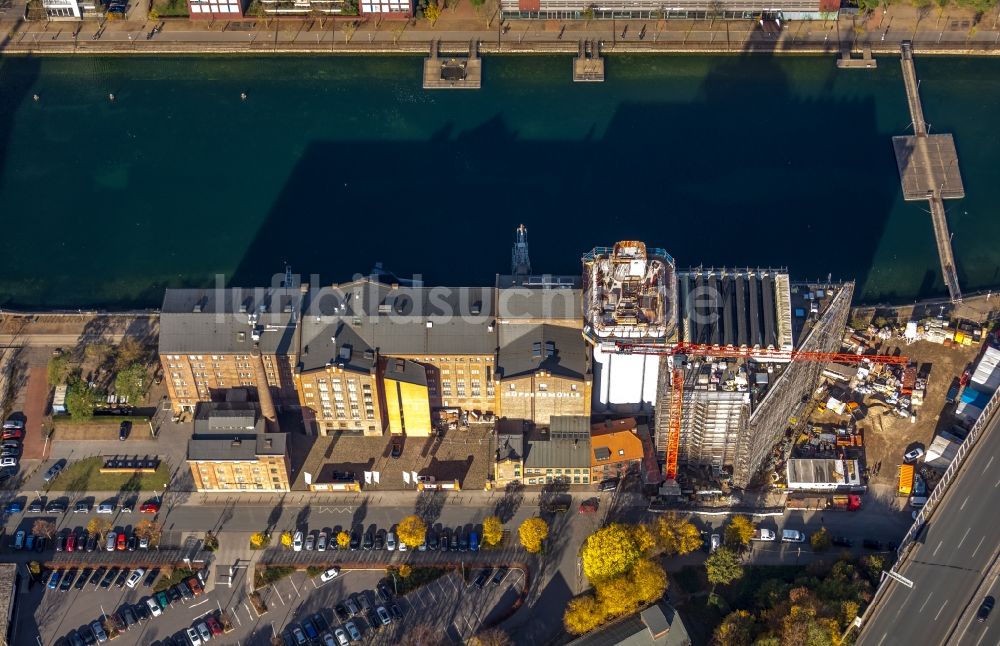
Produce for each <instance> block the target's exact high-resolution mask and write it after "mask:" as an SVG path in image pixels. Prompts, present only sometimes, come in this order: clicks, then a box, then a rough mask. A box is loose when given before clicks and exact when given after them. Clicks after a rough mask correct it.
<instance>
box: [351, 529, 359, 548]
mask: <svg viewBox="0 0 1000 646" xmlns="http://www.w3.org/2000/svg"><path fill="white" fill-rule="evenodd" d="M350 547H351V551H352V552H353V551H355V550H357V549H358V548H359V547H361V532H359V531H358V530H356V529H355V530H353V531H352V532H351V544H350Z"/></svg>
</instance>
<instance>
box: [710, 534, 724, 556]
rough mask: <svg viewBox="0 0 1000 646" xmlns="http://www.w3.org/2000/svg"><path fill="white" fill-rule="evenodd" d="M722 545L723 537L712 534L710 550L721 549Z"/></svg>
mask: <svg viewBox="0 0 1000 646" xmlns="http://www.w3.org/2000/svg"><path fill="white" fill-rule="evenodd" d="M720 545H722V537H721V536H719V535H718V534H712V537H711V543H710V545H709V551H711V552H714V551H715V550H717V549H719V546H720Z"/></svg>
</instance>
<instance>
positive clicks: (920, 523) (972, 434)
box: [856, 390, 1000, 627]
mask: <svg viewBox="0 0 1000 646" xmlns="http://www.w3.org/2000/svg"><path fill="white" fill-rule="evenodd" d="M998 408H1000V390H997V391H996V392H995V393H993V396H992V397H991V398H990V401H989V402H987V404H986V406H985V407H984V408H983V412H982V414H981V415H980V416H979V418H978V419H977V420H976V421H975V423H974V424H973V425H972V429H971V430H970V431H969V434H968V435H966V436H965V439H964V440H963V441H962V443H961V444H960V445H959V446H958V451H957V452H956V453H955V458H954V459H953V460H952V461H951V464H949V465H948V468H947V469H946V470H945V472H944V475H943V476H942V477H941V481H940V482H938V484H937V486H936V487H934V490H933V491H931V494H930V495H929V496H928V497H927V502H926V503H925V504H924V506H923V507H922V508H921V510H920V513H919V514H917V518H916V519H915V520H914V521H913V524H912V525H911V526H910V528H909V529H908V530H907V531H906V534H905V535H904V536H903V539H902V540H901V541H900V543H899V547H898V548H897V549H896V558H897V560H896V562H897V563H899V561H901V560H902V559H903V557H904V556H905V555H906V552H907V550H908V549H909V548H910V546H911V545H913V541H914V539H915V538H916V537H917V535H918V534H919V533H920V530H922V529H923V527H924V524H925V523H926V522H927V518H928V517H929V516H930V514H931V512H932V511H934V508H935V507H937V505H938V504H939V503H940V502H941V499H942V498H944V495H945V493H947V490H948V485H950V484H951V482H952V481H953V480H954V479H955V477H956V475H957V474H958V471H959V469H961V468H962V464H963V463H964V462H965V458H966V456H968V454H969V452H970V451H971V450H972V449H973V448H974V446H975V444H976V441H977V440H978V439H979V436H980V435H981V434H982V433H983V430H984V429H985V428H986V425H987V424H989V423H990V421H991V420H992V417H993V414H994V413H996V412H997V409H998ZM895 568H896V566H895V565H893V567H892V568H891V569H890V571H892V570H895ZM891 580H892V577H889V576H887V577H885V578H884V579H883V580H882V583H881V584H880V585H879V587H878V589H877V590H876V591H875V596H874V597H873V598H872V601H871V603H869V604H868V607H867V608H865V611H864V613H863V614H862V615H861V617H860V618H859V620H858V622H857V624H856V625H857V626H858V627H861V626H863V625H864V623H865V621H867V619H868V616H869V614H870V613H871V612H872V610H873V609H874V608H876V607H877V606H878V604H879V603H881V601H882V600H883V599H884V598H885V595H886V590H887V589H888V587H889V585H888V584H889V581H891Z"/></svg>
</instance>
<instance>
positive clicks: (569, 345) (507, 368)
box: [497, 324, 590, 379]
mask: <svg viewBox="0 0 1000 646" xmlns="http://www.w3.org/2000/svg"><path fill="white" fill-rule="evenodd" d="M538 370H545V371H546V372H550V373H552V374H553V375H556V376H558V377H567V378H570V379H583V378H584V377H585V376H586V375H587V374H588V373H589V372H590V366H589V353H588V352H587V345H586V343H585V342H584V340H583V335H582V333H581V332H580V330H579V329H576V328H572V327H565V326H562V325H549V324H538V325H504V326H503V327H502V328H501V335H500V351H499V354H498V355H497V375H498V376H499V377H500V378H501V379H510V378H512V377H518V376H521V375H526V374H530V373H532V372H536V371H538Z"/></svg>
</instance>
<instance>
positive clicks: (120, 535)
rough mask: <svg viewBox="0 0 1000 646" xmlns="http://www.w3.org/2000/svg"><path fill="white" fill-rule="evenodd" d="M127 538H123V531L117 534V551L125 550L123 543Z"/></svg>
mask: <svg viewBox="0 0 1000 646" xmlns="http://www.w3.org/2000/svg"><path fill="white" fill-rule="evenodd" d="M127 540H128V539H126V538H125V532H122V533H121V534H119V535H118V546H117V549H118V551H119V552H124V551H125V543H126V541H127Z"/></svg>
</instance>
